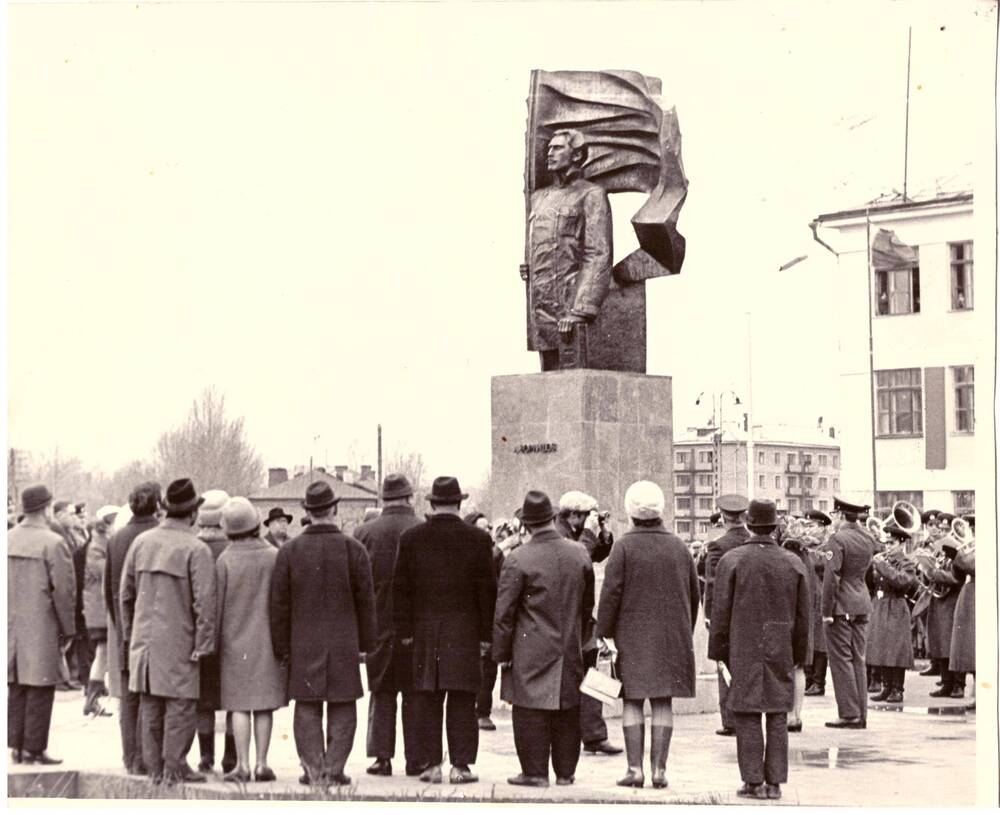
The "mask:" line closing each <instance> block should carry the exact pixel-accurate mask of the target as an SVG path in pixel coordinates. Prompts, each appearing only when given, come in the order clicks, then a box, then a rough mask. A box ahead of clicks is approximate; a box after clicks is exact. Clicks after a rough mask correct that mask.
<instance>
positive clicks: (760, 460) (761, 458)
mask: <svg viewBox="0 0 1000 815" xmlns="http://www.w3.org/2000/svg"><path fill="white" fill-rule="evenodd" d="M757 463H758V464H763V463H764V452H763V451H761V452H759V453H757Z"/></svg>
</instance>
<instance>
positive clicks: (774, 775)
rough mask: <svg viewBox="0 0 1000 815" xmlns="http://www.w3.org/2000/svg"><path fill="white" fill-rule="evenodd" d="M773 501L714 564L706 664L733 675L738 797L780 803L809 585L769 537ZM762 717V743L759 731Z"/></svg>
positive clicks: (756, 505)
mask: <svg viewBox="0 0 1000 815" xmlns="http://www.w3.org/2000/svg"><path fill="white" fill-rule="evenodd" d="M777 524H778V512H777V509H776V508H775V505H774V502H773V501H751V502H750V508H749V510H748V512H747V527H748V528H749V530H750V533H751V537H750V539H749V540H748V541H747V542H746V543H744V544H743V545H742V546H738V547H736V548H735V549H731V550H730V551H729V552H727V553H726V554H725V555H723V557H722V559H721V560H720V561H719V567H718V570H717V572H716V577H715V597H714V599H713V607H712V623H711V628H710V632H709V639H708V658H709V659H715V660H718V661H719V662H721V663H723V664H724V665H725V666H726V669H727V671H728V672H729V674H730V677H731V684H730V687H729V697H728V704H729V709H730V711H731V714H732V719H733V723H734V725H735V727H736V758H737V761H738V763H739V767H740V776H741V777H742V779H743V786H742V787H741V788H740V789H739V790H738V791H737V793H736V794H737V795H738V796H739V797H741V798H757V799H764V798H772V799H773V798H780V797H781V787H780V785H781V784H783V783H785V782H786V781H787V780H788V711H790V710H791V709H792V705H793V702H794V694H795V666H796V665H803V664H805V661H806V652H807V650H808V648H809V622H810V620H809V611H810V609H809V586H808V580H807V576H806V570H805V566H803V565H802V561H801V560H799V558H797V557H796V556H795V555H793V554H792V553H791V552H789V551H787V550H785V549H782V548H780V547H779V546H778V545H777V544H776V543H775V541H774V538H773V537H772V536H773V534H774V531H775V529H776V527H777ZM762 713H763V714H764V715H765V718H766V730H767V738H766V741H765V738H764V736H763V735H762V733H761V721H760V719H761V714H762Z"/></svg>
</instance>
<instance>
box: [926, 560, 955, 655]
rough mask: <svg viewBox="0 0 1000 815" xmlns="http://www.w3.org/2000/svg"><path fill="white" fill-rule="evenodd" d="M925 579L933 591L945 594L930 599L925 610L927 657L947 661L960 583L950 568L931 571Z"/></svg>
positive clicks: (949, 653)
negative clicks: (931, 584)
mask: <svg viewBox="0 0 1000 815" xmlns="http://www.w3.org/2000/svg"><path fill="white" fill-rule="evenodd" d="M927 577H928V579H930V581H931V582H932V583H933V585H934V588H935V590H940V591H944V592H946V593H945V595H944V597H941V598H940V599H939V598H937V597H932V598H931V602H930V605H929V606H928V608H927V656H928V657H930V658H931V659H948V658H949V657H950V656H951V632H952V629H953V628H954V626H955V606H957V605H958V593H959V592H960V591H961V586H962V583H961V581H960V580H959V578H957V577H955V575H954V574H952V571H951V568H950V567H949V568H947V569H931V570H930V571H928V572H927Z"/></svg>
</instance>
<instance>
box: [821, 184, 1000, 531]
mask: <svg viewBox="0 0 1000 815" xmlns="http://www.w3.org/2000/svg"><path fill="white" fill-rule="evenodd" d="M816 223H817V225H818V227H820V228H821V229H819V230H817V234H818V239H819V240H821V241H823V242H825V243H827V244H829V246H828V248H832V250H833V251H834V252H836V253H837V256H838V270H837V273H838V276H837V284H836V286H835V287H834V288H835V289H836V291H837V293H838V296H839V302H836V303H834V304H832V306H833V307H832V308H831V310H830V312H829V317H830V324H831V326H832V327H833V328H834V329H835V330H836V331H837V332H838V335H839V365H838V368H839V370H838V374H839V377H840V395H841V397H842V402H841V405H840V406H839V408H840V409H839V415H838V420H839V424H840V427H839V435H840V438H839V442H840V446H841V482H842V490H841V493H840V494H841V495H842V497H844V498H846V499H847V500H854V501H857V502H862V503H871V504H872V505H873V506H874V507H875V508H876V511H880V512H885V511H887V510H888V508H889V507H891V505H892V503H893V502H894V501H896V500H900V499H902V500H908V501H910V502H912V503H914V504H915V505H916V506H918V507H920V508H922V509H938V510H942V511H950V512H955V513H968V512H974V511H975V503H976V501H975V498H976V495H977V493H978V494H980V495H981V496H982V495H983V493H984V492H985V491H987V490H992V489H993V488H994V483H993V480H990V481H989V483H979V482H978V481H977V478H980V476H978V475H977V473H978V470H977V465H978V466H979V467H980V468H982V466H983V465H984V463H985V462H986V461H990V462H992V457H993V433H992V412H991V410H990V406H991V404H992V402H991V399H992V393H993V387H992V385H993V383H992V380H993V356H992V352H993V342H994V330H995V329H994V326H995V319H994V315H995V311H994V309H995V299H994V297H995V283H994V273H995V272H994V269H993V268H992V266H993V264H992V262H991V259H992V252H991V247H982V246H979V245H977V243H976V240H975V234H976V224H975V220H974V215H973V197H972V194H971V193H962V194H956V195H942V196H938V197H936V198H934V199H931V200H925V201H905V202H903V201H899V200H895V201H891V202H887V203H882V204H872V205H870V207H868V208H866V209H860V210H853V211H847V212H838V213H830V214H826V215H821V216H819V218H818V219H817V222H816ZM879 230H891V232H892V233H894V234H895V236H896V238H898V239H899V241H901V242H902V244H905V245H907V246H908V247H910V248H912V250H915V251H914V253H913V260H912V262H910V264H909V265H908V266H906V267H905V268H893V269H891V270H879V269H878V268H877V266H878V265H879V264H876V263H872V262H871V258H870V257H869V247H870V246H871V241H873V240H874V239H875V238H876V236H877V234H878V232H879ZM983 248H986V249H987V251H986V252H981V249H983ZM977 253H978V254H980V255H984V254H985V256H986V258H987V263H986V265H984V266H983V267H982V268H979V269H977V268H976V267H975V265H974V264H975V258H976V255H977ZM869 319H870V320H871V343H872V354H871V358H870V355H869ZM872 369H873V370H874V377H872V376H871V370H872ZM977 387H978V389H979V390H978V391H977ZM873 395H874V400H873ZM873 401H874V408H873ZM977 416H978V418H979V419H980V421H979V424H978V425H977V421H976V420H977ZM873 418H874V421H873ZM873 426H874V441H873V438H872V436H873V432H872V431H873ZM873 457H874V465H873ZM982 457H985V458H982ZM981 459H982V460H981ZM991 503H992V502H990V504H991Z"/></svg>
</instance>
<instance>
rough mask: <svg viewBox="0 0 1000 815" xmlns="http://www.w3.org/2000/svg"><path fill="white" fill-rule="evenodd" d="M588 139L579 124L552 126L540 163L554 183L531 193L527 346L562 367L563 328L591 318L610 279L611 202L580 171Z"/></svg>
mask: <svg viewBox="0 0 1000 815" xmlns="http://www.w3.org/2000/svg"><path fill="white" fill-rule="evenodd" d="M586 158H587V147H586V145H585V143H584V138H583V135H582V134H581V133H580V132H579V131H576V130H557V131H556V132H555V133H554V134H553V135H552V138H551V139H550V140H549V145H548V150H547V151H546V161H545V165H546V168H547V169H548V171H549V173H550V174H551V176H552V179H553V183H552V184H551V185H550V186H548V187H543V188H541V189H539V190H536V191H535V192H533V193H532V194H531V212H530V215H529V222H528V264H527V266H526V267H524V266H522V268H521V275H522V277H524V278H525V279H526V280H528V281H529V291H528V298H529V309H528V313H529V325H528V334H529V338H530V343H531V344H530V347H531V348H533V349H534V350H536V351H538V353H539V355H540V356H541V362H542V370H543V371H551V370H556V369H558V368H559V367H560V364H559V347H560V334H561V335H563V337H564V338H569V337H570V336H572V334H573V332H574V330H575V329H576V327H577V326H578V325H579V324H581V323H589V322H592V321H593V320H594V318H595V317H596V316H597V314H598V312H599V311H600V308H601V303H603V302H604V298H605V297H606V296H607V294H608V289H609V287H610V285H611V207H610V205H609V204H608V196H607V193H606V192H605V191H604V189H602V188H601V187H600V186H598V185H597V184H594V183H592V182H590V181H587V180H586V179H585V178H584V177H583V164H584V162H585V161H586Z"/></svg>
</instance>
